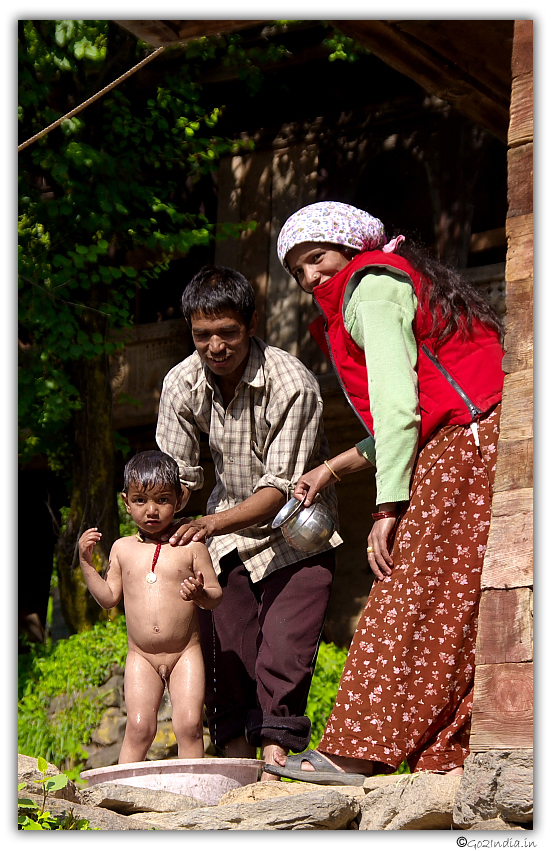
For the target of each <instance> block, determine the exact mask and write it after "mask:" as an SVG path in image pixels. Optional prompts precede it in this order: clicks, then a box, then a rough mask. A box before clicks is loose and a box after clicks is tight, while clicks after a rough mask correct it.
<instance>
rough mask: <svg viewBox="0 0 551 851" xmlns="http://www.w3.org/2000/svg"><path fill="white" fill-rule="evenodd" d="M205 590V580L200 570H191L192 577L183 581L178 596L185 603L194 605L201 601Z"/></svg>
mask: <svg viewBox="0 0 551 851" xmlns="http://www.w3.org/2000/svg"><path fill="white" fill-rule="evenodd" d="M192 570H193V568H192ZM204 590H205V578H204V576H203V574H202V573H201V571H200V570H197V571H195V570H193V576H189V577H188V578H187V579H184V581H183V582H182V584H181V586H180V596H181V598H182V600H185V601H186V603H195V602H198V601H199V600H201V598H202V596H203V591H204Z"/></svg>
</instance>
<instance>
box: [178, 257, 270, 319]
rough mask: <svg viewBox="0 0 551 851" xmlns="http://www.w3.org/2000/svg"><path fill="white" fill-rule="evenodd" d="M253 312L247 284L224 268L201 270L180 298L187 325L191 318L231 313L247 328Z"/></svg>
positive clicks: (239, 275) (233, 271) (237, 274)
mask: <svg viewBox="0 0 551 851" xmlns="http://www.w3.org/2000/svg"><path fill="white" fill-rule="evenodd" d="M255 309H256V305H255V296H254V290H253V288H252V286H251V284H250V283H249V282H248V280H247V279H246V278H245V277H244V276H243V275H241V274H240V273H239V272H236V271H235V269H230V268H228V267H227V266H203V268H202V269H200V270H199V271H198V272H197V274H196V275H195V276H194V277H193V278H192V279H191V281H190V282H189V284H188V285H187V287H186V288H185V290H184V294H183V296H182V312H183V314H184V317H185V318H186V320H187V322H188V324H190V325H191V320H192V317H193V316H194V315H197V314H204V315H205V316H220V315H221V314H223V313H227V311H228V310H235V311H236V313H239V314H240V316H242V318H243V320H244V322H245V324H246V326H247V328H248V327H249V326H250V324H251V319H252V317H253V313H254V312H255Z"/></svg>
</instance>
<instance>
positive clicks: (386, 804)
mask: <svg viewBox="0 0 551 851" xmlns="http://www.w3.org/2000/svg"><path fill="white" fill-rule="evenodd" d="M401 778H402V779H401V780H400V781H399V782H398V783H394V784H387V785H381V786H380V787H379V788H378V789H374V790H373V791H372V792H368V794H367V795H366V796H365V798H364V800H363V801H362V802H361V804H360V806H361V816H360V827H359V829H360V830H449V829H450V828H451V827H452V814H453V805H454V799H455V795H456V793H457V789H458V788H459V782H460V780H461V777H458V776H453V775H452V776H449V775H439V774H428V773H427V774H422V773H419V774H403V775H401Z"/></svg>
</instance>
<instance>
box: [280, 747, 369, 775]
mask: <svg viewBox="0 0 551 851" xmlns="http://www.w3.org/2000/svg"><path fill="white" fill-rule="evenodd" d="M319 753H321V754H323V756H324V757H325V758H326V759H328V760H329V762H330V763H331V764H332V765H334V766H335V768H337V769H338V770H339V771H343V772H345V773H346V774H365V775H366V776H367V777H369V775H371V774H373V762H372V761H371V760H370V759H356V758H355V757H348V756H336V755H335V754H328V753H325V752H322V751H319ZM297 756H298V754H297ZM285 762H286V757H285V756H282V755H280V754H275V755H274V765H281V766H285ZM301 770H302V771H315V770H316V769H315V768H314V766H313V765H311V764H310V763H309V762H308V757H307V756H305V758H304V760H303V761H302V764H301Z"/></svg>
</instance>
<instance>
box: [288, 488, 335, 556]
mask: <svg viewBox="0 0 551 851" xmlns="http://www.w3.org/2000/svg"><path fill="white" fill-rule="evenodd" d="M272 529H281V531H282V533H283V537H284V538H285V540H286V541H287V543H288V544H290V545H291V546H292V547H294V549H295V550H300V552H302V553H315V552H317V551H318V550H320V549H321V548H322V547H323V546H324V544H326V543H327V541H328V540H329V539H330V537H331V535H332V534H333V532H334V531H335V520H334V519H333V515H332V514H331V512H330V511H329V509H328V508H326V506H325V505H324V504H323V503H322V502H318V501H316V500H314V502H313V503H312V505H309V506H308V508H306V507H305V506H304V500H300V499H295V497H292V498H291V499H290V500H289V502H287V503H285V505H284V506H283V508H282V509H281V511H280V512H279V513H278V514H277V515H276V517H275V518H274V521H273V523H272Z"/></svg>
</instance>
